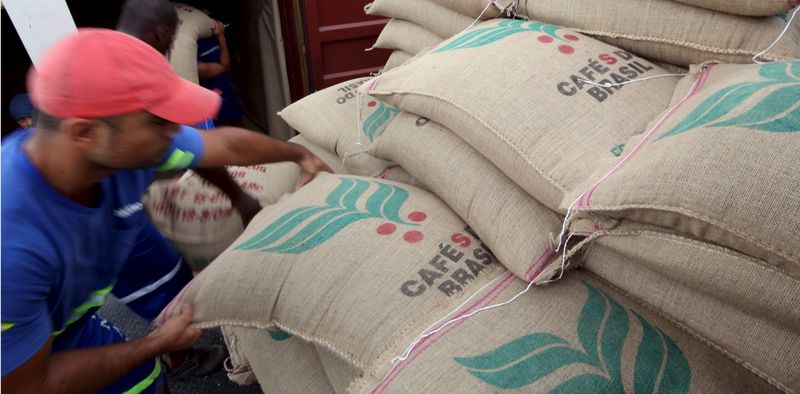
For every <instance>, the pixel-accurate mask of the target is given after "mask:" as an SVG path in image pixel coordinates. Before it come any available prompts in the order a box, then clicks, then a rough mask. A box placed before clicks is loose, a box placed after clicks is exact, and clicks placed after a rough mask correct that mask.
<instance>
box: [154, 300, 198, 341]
mask: <svg viewBox="0 0 800 394" xmlns="http://www.w3.org/2000/svg"><path fill="white" fill-rule="evenodd" d="M193 314H194V308H192V305H190V304H184V305H182V307H181V313H180V314H178V315H175V316H172V317H171V318H170V319H169V320H167V321H166V322H164V324H162V325H161V326H160V327H159V328H157V329H156V330H155V331H153V332H152V333H151V334H150V335H149V337H150V338H151V339H152V340H153V341H155V342H156V346H157V347H158V349H161V353H170V352H174V351H176V350H182V349H186V348H188V347H189V346H191V345H192V344H193V343H194V342H195V341H196V340H197V339H198V338H200V335H201V334H202V333H203V330H201V329H199V328H197V327H194V326H192V315H193Z"/></svg>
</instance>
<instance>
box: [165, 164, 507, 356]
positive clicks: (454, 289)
mask: <svg viewBox="0 0 800 394" xmlns="http://www.w3.org/2000/svg"><path fill="white" fill-rule="evenodd" d="M465 228H466V224H465V223H464V222H463V221H462V220H461V219H460V218H459V217H458V216H457V215H456V214H455V213H454V212H452V211H451V210H450V209H449V208H447V206H446V205H445V204H444V203H443V202H442V201H441V200H439V199H438V198H436V197H435V196H434V195H432V194H430V193H429V192H425V191H423V190H419V189H415V188H413V187H411V186H404V185H401V184H398V183H391V182H386V181H378V180H374V179H371V178H360V177H349V176H347V177H346V176H337V175H329V174H325V173H323V174H320V175H318V176H317V177H316V178H315V180H314V181H312V182H311V183H309V184H308V185H306V186H304V187H303V188H301V189H299V190H298V191H297V192H295V193H294V194H292V195H291V196H290V197H289V198H285V199H283V200H281V201H280V202H278V203H277V204H275V205H272V206H270V207H267V208H265V209H264V210H262V211H261V213H259V214H258V215H257V216H256V217H255V218H254V219H253V221H252V222H251V224H250V225H249V226H248V228H247V229H246V230H245V232H244V233H243V234H242V235H241V237H239V239H238V240H237V241H236V242H234V243H233V245H231V247H229V248H228V249H227V250H226V251H225V252H223V253H222V254H221V255H220V256H219V257H218V258H217V259H216V260H215V261H214V262H213V263H212V264H211V265H210V266H209V267H208V268H207V269H206V270H204V271H203V272H201V273H200V274H199V275H198V276H197V277H195V279H194V280H193V281H192V282H191V283H190V284H189V285H187V286H186V288H184V290H183V291H182V293H181V294H179V295H178V296H177V297H176V298H175V300H173V301H172V303H171V304H170V305H169V306H168V307H167V308H165V310H164V311H163V312H162V315H161V316H160V317H159V319H160V321H163V319H164V318H167V317H169V316H172V315H174V314H175V313H177V312H178V311H179V309H180V308H179V306H180V305H181V304H183V303H185V302H188V303H191V304H193V305H194V306H195V311H194V321H195V322H196V323H197V325H198V326H200V327H212V326H218V325H239V326H247V327H259V328H276V327H277V328H280V329H281V330H283V331H286V332H288V333H291V334H293V335H296V336H299V337H301V338H303V339H305V340H307V341H310V342H313V343H315V344H316V345H320V346H324V347H325V348H327V349H328V350H330V351H332V352H333V353H334V354H336V355H337V356H339V357H340V358H342V359H343V360H347V362H348V363H349V364H350V365H352V366H354V367H356V368H358V369H362V370H363V368H364V367H365V366H367V365H370V364H371V363H372V362H373V361H374V359H375V358H376V357H377V355H378V354H380V353H381V352H382V351H383V349H384V347H385V346H386V344H387V343H388V342H390V341H392V340H395V339H399V338H403V339H405V340H410V339H411V337H413V336H414V335H416V332H418V331H419V330H421V329H423V328H424V327H423V326H424V325H426V324H430V322H431V320H430V319H432V318H433V317H434V316H440V315H441V314H443V313H445V312H446V310H448V308H452V307H453V306H454V305H458V303H461V302H463V300H465V299H466V298H467V297H468V295H469V294H471V293H472V292H473V291H475V289H478V288H480V287H481V286H483V285H484V284H485V283H487V282H488V281H489V280H490V279H491V278H492V277H494V276H496V275H497V273H499V272H501V271H502V270H503V268H502V266H501V265H500V264H498V263H496V262H495V259H494V257H493V256H492V255H491V253H490V252H489V251H488V249H487V248H486V247H484V246H483V245H482V243H480V242H479V241H478V240H476V239H475V238H474V237H473V236H471V235H470V233H469V232H468V231H466V230H465ZM434 319H435V318H434Z"/></svg>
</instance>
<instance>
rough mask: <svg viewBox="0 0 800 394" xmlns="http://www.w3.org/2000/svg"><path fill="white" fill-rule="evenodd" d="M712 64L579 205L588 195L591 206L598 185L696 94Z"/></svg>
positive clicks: (705, 67)
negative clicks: (687, 92)
mask: <svg viewBox="0 0 800 394" xmlns="http://www.w3.org/2000/svg"><path fill="white" fill-rule="evenodd" d="M712 66H713V65H706V66H703V73H702V75H700V78H698V79H697V81H695V83H694V85H693V86H692V89H691V90H690V91H689V94H687V95H686V97H684V98H683V100H681V101H680V102H679V103H678V104H675V106H674V107H672V109H670V110H669V112H667V114H666V115H664V116H663V117H662V118H661V120H659V121H658V123H657V124H656V125H655V126H654V127H653V129H652V130H650V131H649V132H648V133H647V134H646V135H645V136H644V138H642V140H641V141H639V143H638V144H636V146H635V147H634V148H633V150H631V151H630V152H629V153H628V154H627V155H626V156H625V157H624V158H623V159H622V160H621V161H620V162H619V163H617V165H616V166H614V168H612V169H611V171H609V172H608V173H607V174H605V175H603V177H602V178H600V179H599V180H598V181H597V182H595V183H594V185H592V187H591V188H590V189H589V190H588V194H587V192H585V191H584V192H583V194H581V198H580V201H579V202H578V206H579V207H582V206H583V204H584V202H583V199H584V197H586V206H587V207H589V206H591V204H592V203H591V200H592V194H594V191H595V190H597V187H598V186H600V184H601V183H603V182H604V181H605V180H606V179H608V177H610V176H611V175H613V174H614V173H615V172H617V171H619V169H620V168H622V167H623V166H625V164H627V163H628V162H629V161H630V160H631V159H632V158H633V156H635V155H636V153H638V152H639V150H641V148H642V147H643V146H644V144H645V142H647V141H648V140H649V139H650V137H651V136H652V135H653V134H654V133H655V132H656V130H658V129H659V128H661V126H663V125H664V123H665V122H666V121H667V119H669V118H670V117H672V115H673V114H675V112H677V111H678V109H679V108H680V107H681V106H683V104H684V103H685V102H686V101H688V100H689V99H690V98H692V96H694V95H695V94H696V93H697V92H698V91H699V90H700V88H702V87H703V84H704V83H705V81H706V79H707V78H708V74H709V72H710V70H711V67H712Z"/></svg>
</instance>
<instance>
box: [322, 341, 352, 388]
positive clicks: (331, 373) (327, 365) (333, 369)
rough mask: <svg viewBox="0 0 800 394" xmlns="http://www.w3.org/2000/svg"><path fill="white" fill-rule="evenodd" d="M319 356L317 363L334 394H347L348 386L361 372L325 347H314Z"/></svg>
mask: <svg viewBox="0 0 800 394" xmlns="http://www.w3.org/2000/svg"><path fill="white" fill-rule="evenodd" d="M314 347H315V349H316V350H317V354H318V355H319V361H320V362H321V363H322V367H323V368H324V369H325V374H326V375H328V381H329V382H330V383H331V386H332V387H333V391H335V392H336V394H345V393H349V391H348V388H349V387H350V385H351V384H352V383H353V382H354V381H355V380H356V379H358V378H359V377H361V375H362V373H363V372H362V371H360V370H358V369H356V368H355V367H353V366H352V365H350V364H349V363H348V362H347V361H345V360H343V359H341V358H340V357H339V356H337V355H336V354H334V353H333V352H331V351H330V350H328V349H327V348H325V347H322V346H320V345H314Z"/></svg>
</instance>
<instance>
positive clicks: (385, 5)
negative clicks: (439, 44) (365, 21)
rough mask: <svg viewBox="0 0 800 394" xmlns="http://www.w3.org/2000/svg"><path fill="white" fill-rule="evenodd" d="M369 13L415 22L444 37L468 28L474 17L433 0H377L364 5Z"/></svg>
mask: <svg viewBox="0 0 800 394" xmlns="http://www.w3.org/2000/svg"><path fill="white" fill-rule="evenodd" d="M364 11H365V12H366V13H367V15H379V16H385V17H389V18H396V19H403V20H406V21H409V22H414V23H416V24H418V25H420V26H422V27H424V28H425V29H427V30H428V31H430V32H432V33H434V34H436V35H437V36H439V37H442V38H449V37H451V36H453V35H455V34H458V33H459V32H461V31H462V30H464V29H466V28H467V27H468V26H469V25H470V24H471V23H472V21H473V20H474V17H471V16H467V15H464V14H460V13H458V12H456V11H453V10H452V9H449V8H446V7H443V6H441V5H439V4H436V3H434V2H432V1H431V0H403V1H398V0H376V1H374V2H372V3H369V4H367V5H366V6H365V7H364Z"/></svg>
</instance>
